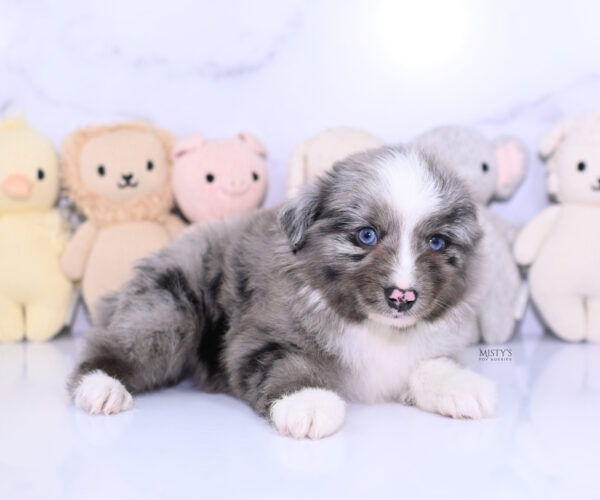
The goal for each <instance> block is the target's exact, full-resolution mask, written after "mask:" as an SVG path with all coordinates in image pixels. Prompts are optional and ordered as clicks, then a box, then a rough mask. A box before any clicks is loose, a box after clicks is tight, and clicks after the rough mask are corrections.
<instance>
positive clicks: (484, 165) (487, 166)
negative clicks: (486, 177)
mask: <svg viewBox="0 0 600 500" xmlns="http://www.w3.org/2000/svg"><path fill="white" fill-rule="evenodd" d="M489 169H490V166H489V165H488V164H487V163H485V162H483V163H482V164H481V170H483V171H484V172H487V171H488V170H489Z"/></svg>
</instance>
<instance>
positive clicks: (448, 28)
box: [375, 0, 468, 69]
mask: <svg viewBox="0 0 600 500" xmlns="http://www.w3.org/2000/svg"><path fill="white" fill-rule="evenodd" d="M375 29H376V30H377V31H378V34H379V36H380V38H381V43H382V44H383V46H384V50H385V52H386V54H385V55H386V57H388V58H389V60H390V62H392V63H394V62H395V63H397V64H401V65H403V66H407V67H411V68H423V69H429V68H435V67H439V66H445V65H447V64H449V63H450V62H452V60H453V59H455V58H456V57H457V56H458V55H459V54H460V52H461V49H463V48H464V46H465V42H466V38H467V32H468V14H467V8H466V5H465V2H464V1H454V0H446V1H444V0H384V1H383V3H382V4H381V5H380V7H379V11H378V13H377V25H376V27H375Z"/></svg>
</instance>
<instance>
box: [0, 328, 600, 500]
mask: <svg viewBox="0 0 600 500" xmlns="http://www.w3.org/2000/svg"><path fill="white" fill-rule="evenodd" d="M77 342H78V341H77V340H74V339H73V338H72V337H70V336H62V337H60V338H58V339H56V340H55V341H53V342H49V343H46V344H41V345H40V344H27V343H24V344H16V345H0V499H6V500H15V499H44V500H45V499H60V500H62V499H78V500H79V499H86V500H87V499H111V500H116V499H129V498H131V499H144V500H151V499H155V498H156V499H187V498H199V499H216V498H244V499H248V498H260V499H285V498H303V499H315V498H327V499H331V500H333V499H338V498H344V499H348V498H364V499H386V498H409V499H414V498H477V499H481V498H543V499H552V498H568V499H575V498H599V497H600V473H599V468H598V467H599V464H600V460H599V458H600V430H599V427H600V346H591V345H573V344H565V343H562V342H560V341H558V340H555V339H552V338H549V337H542V338H539V337H534V338H529V339H527V338H520V339H519V340H516V341H514V342H512V343H511V344H510V346H509V347H510V349H511V353H510V354H511V355H510V356H508V353H506V354H507V357H509V358H510V359H509V360H505V361H495V360H493V359H492V358H488V359H487V360H485V359H484V358H485V356H484V357H482V359H480V352H479V349H480V347H472V348H470V349H469V350H468V351H467V352H466V353H465V355H464V356H463V361H464V363H465V364H467V365H469V366H471V367H472V368H474V369H475V370H477V371H479V372H481V373H484V374H486V375H487V376H489V377H491V378H493V379H494V380H496V381H497V383H498V386H499V395H500V406H499V411H498V415H497V417H496V418H493V419H488V420H484V421H454V420H451V419H447V418H443V417H439V416H437V415H430V414H427V413H424V412H422V411H420V410H417V409H415V408H408V407H403V406H400V405H397V404H386V405H380V406H359V405H350V407H349V411H348V415H347V421H346V424H345V426H344V428H343V429H342V430H341V432H339V433H338V434H337V435H335V436H334V437H332V438H329V439H325V440H323V441H319V442H311V441H303V442H300V441H294V440H292V439H289V438H283V437H280V436H278V435H277V434H276V433H275V431H273V430H272V429H271V428H270V427H269V426H268V425H267V424H266V423H265V422H263V421H262V420H261V419H260V418H259V417H257V416H256V415H254V414H253V413H252V411H251V410H250V409H249V408H248V407H246V406H245V405H244V404H242V403H240V402H238V401H236V400H234V399H232V398H230V397H227V396H224V395H207V394H203V393H201V392H199V391H197V390H195V389H194V388H193V387H191V386H190V385H189V384H186V383H183V384H181V385H179V386H177V387H174V388H171V389H167V390H163V391H160V392H155V393H150V394H145V395H142V396H139V397H137V398H136V400H135V407H134V409H133V410H132V411H129V412H127V413H124V414H120V415H116V416H108V417H106V416H88V415H86V414H84V413H83V412H81V411H79V410H77V409H75V408H74V407H73V406H72V404H71V403H70V402H69V400H68V399H67V395H66V393H65V389H64V383H65V377H66V375H67V373H68V372H69V370H70V369H71V368H72V366H73V364H74V360H75V351H76V344H77Z"/></svg>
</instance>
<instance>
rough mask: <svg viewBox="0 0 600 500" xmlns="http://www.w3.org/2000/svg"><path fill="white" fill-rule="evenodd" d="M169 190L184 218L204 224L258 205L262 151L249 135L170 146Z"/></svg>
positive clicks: (263, 186)
mask: <svg viewBox="0 0 600 500" xmlns="http://www.w3.org/2000/svg"><path fill="white" fill-rule="evenodd" d="M172 154H173V161H174V166H173V171H172V181H173V191H174V193H175V201H176V202H177V205H178V206H179V208H180V209H181V211H182V212H183V215H185V217H186V218H187V219H188V220H189V221H190V222H192V223H204V222H209V221H211V220H217V219H222V218H224V217H229V216H232V215H243V214H246V213H249V212H251V211H252V210H254V209H256V208H258V207H260V206H261V205H262V203H263V201H264V198H265V194H266V191H267V165H266V150H265V148H264V146H263V145H262V144H261V143H260V141H259V140H258V139H257V138H256V137H254V136H253V135H252V134H249V133H246V132H241V133H239V134H238V135H237V136H236V137H234V138H232V139H214V140H207V139H204V138H203V137H202V136H200V135H195V136H192V137H189V138H187V139H183V140H181V141H179V142H178V143H177V144H175V147H174V148H173V153H172Z"/></svg>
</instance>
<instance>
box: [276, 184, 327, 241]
mask: <svg viewBox="0 0 600 500" xmlns="http://www.w3.org/2000/svg"><path fill="white" fill-rule="evenodd" d="M319 210H320V189H319V186H318V185H317V184H309V185H306V186H304V187H303V188H302V190H301V191H300V193H299V194H298V195H296V196H294V197H293V198H291V199H290V200H288V201H287V202H286V203H285V204H284V205H283V207H282V208H281V211H280V212H279V223H280V224H281V227H282V228H283V231H284V232H285V234H286V235H287V237H288V239H289V240H290V245H291V247H292V250H293V251H294V252H296V251H297V250H300V248H302V245H303V244H304V233H305V232H306V230H307V229H308V228H309V227H310V226H311V225H312V224H313V223H314V222H315V220H317V217H318V215H319Z"/></svg>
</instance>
